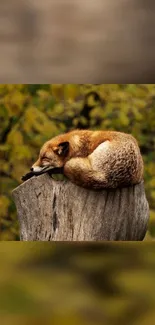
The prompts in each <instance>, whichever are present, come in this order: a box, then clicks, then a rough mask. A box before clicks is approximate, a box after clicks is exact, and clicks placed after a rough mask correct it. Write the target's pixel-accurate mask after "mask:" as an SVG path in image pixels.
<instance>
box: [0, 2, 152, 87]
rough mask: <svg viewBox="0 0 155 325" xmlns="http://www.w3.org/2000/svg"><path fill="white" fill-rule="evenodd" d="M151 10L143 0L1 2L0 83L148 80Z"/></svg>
mask: <svg viewBox="0 0 155 325" xmlns="http://www.w3.org/2000/svg"><path fill="white" fill-rule="evenodd" d="M154 9H155V2H154V1H144V0H137V1H135V0H130V1H127V0H117V1H116V0H104V1H103V0H96V1H95V0H89V1H88V0H87V1H83V0H73V1H71V0H52V1H51V0H44V1H41V0H32V1H23V0H12V1H10V0H1V1H0V18H1V28H0V42H1V51H0V71H1V73H0V82H1V83H9V82H11V83H12V82H15V83H51V82H53V83H67V82H68V83H70V82H72V83H103V82H104V83H124V82H126V83H141V82H142V81H143V82H144V80H145V83H150V82H153V81H154V72H155V60H154V55H155V33H154V20H155V10H154ZM152 80H153V81H152Z"/></svg>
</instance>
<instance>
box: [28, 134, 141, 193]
mask: <svg viewBox="0 0 155 325" xmlns="http://www.w3.org/2000/svg"><path fill="white" fill-rule="evenodd" d="M51 167H53V168H55V167H63V173H64V175H65V176H66V177H67V178H69V179H70V180H71V181H72V182H73V183H75V184H77V185H80V186H83V187H86V188H92V189H101V188H116V187H120V186H128V185H132V184H136V183H139V182H140V181H141V180H142V179H143V160H142V156H141V153H140V149H139V147H138V144H137V141H136V139H135V138H134V137H133V136H132V135H129V134H126V133H121V132H116V131H91V130H74V131H70V132H68V133H65V134H61V135H58V136H56V137H54V138H53V139H51V140H49V141H47V142H46V143H45V144H44V145H43V147H42V148H41V150H40V154H39V158H38V160H37V161H36V162H35V163H34V165H33V166H32V168H31V170H32V171H43V172H44V171H45V170H49V169H51Z"/></svg>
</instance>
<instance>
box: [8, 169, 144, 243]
mask: <svg viewBox="0 0 155 325" xmlns="http://www.w3.org/2000/svg"><path fill="white" fill-rule="evenodd" d="M12 196H13V198H14V201H15V204H16V208H17V215H18V220H19V224H20V239H21V240H24V241H38V240H39V241H101V240H128V241H130V240H143V239H144V237H145V234H146V231H147V224H148V219H149V206H148V202H147V199H146V196H145V190H144V183H143V182H141V183H140V184H137V185H134V186H130V187H125V188H117V189H104V190H99V191H96V190H88V189H84V188H82V187H79V186H77V185H75V184H72V183H71V182H70V181H55V180H53V179H52V178H51V177H50V176H49V175H48V174H44V175H41V176H38V177H32V178H31V179H29V180H28V181H26V182H24V183H23V184H21V185H20V186H18V187H17V188H16V189H14V190H13V192H12Z"/></svg>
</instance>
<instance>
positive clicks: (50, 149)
mask: <svg viewBox="0 0 155 325" xmlns="http://www.w3.org/2000/svg"><path fill="white" fill-rule="evenodd" d="M68 152H69V142H68V141H65V142H60V143H59V144H58V145H55V144H53V143H52V141H48V142H46V143H45V144H44V145H43V147H42V148H41V150H40V154H39V158H38V160H37V161H36V162H35V163H34V164H33V165H32V167H31V168H30V170H31V171H33V172H41V171H45V170H50V169H52V168H56V167H58V168H60V167H63V166H64V164H65V161H66V157H67V155H68Z"/></svg>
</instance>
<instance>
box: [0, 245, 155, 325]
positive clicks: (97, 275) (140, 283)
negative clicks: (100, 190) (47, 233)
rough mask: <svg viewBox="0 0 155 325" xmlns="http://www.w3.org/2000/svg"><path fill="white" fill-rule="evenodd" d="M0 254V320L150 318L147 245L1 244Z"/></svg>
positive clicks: (150, 248)
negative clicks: (23, 316) (24, 316)
mask: <svg viewBox="0 0 155 325" xmlns="http://www.w3.org/2000/svg"><path fill="white" fill-rule="evenodd" d="M0 257H1V268H0V288H1V290H0V291H1V303H0V313H1V315H2V317H1V324H4V325H5V324H8V322H9V321H10V324H12V325H14V324H15V325H18V324H23V325H25V324H29V322H30V319H31V321H32V324H37V325H39V324H52V325H53V324H60V325H61V324H64V325H65V324H68V325H69V324H75V325H76V324H82V325H87V324H94V325H97V324H105V325H124V324H126V325H128V324H130V325H138V324H141V325H148V324H154V322H155V308H154V305H155V259H154V245H153V244H151V243H150V244H149V243H141V244H138V243H137V244H132V243H130V244H129V243H124V244H122V243H115V244H114V243H102V244H101V243H98V244H92V243H85V244H84V243H76V244H67V243H66V244H53V245H51V243H46V244H44V243H20V244H19V243H12V244H9V243H5V244H3V243H1V244H0ZM6 315H12V317H10V318H9V316H6ZM16 315H18V316H17V317H16ZM19 315H21V317H19ZM22 315H27V317H28V316H30V317H31V318H27V319H26V318H25V319H24V318H22Z"/></svg>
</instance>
